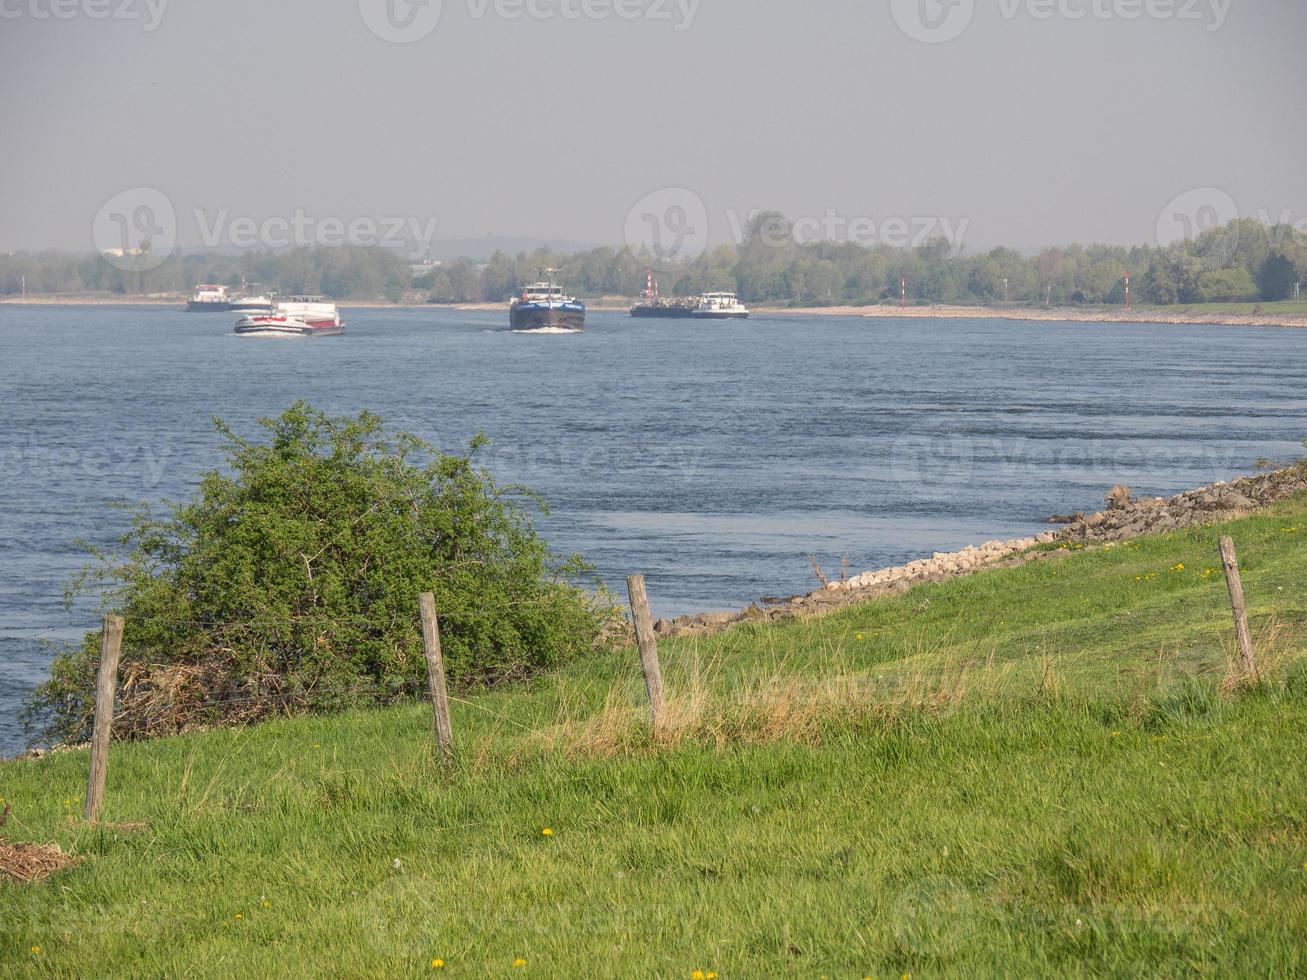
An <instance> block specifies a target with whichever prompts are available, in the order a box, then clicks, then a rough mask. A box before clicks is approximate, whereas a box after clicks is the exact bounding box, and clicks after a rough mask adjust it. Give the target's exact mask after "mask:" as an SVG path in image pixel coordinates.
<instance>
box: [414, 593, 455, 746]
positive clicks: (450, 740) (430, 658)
mask: <svg viewBox="0 0 1307 980" xmlns="http://www.w3.org/2000/svg"><path fill="white" fill-rule="evenodd" d="M418 607H419V608H420V609H421V611H422V646H423V647H424V648H425V649H426V653H427V690H428V691H429V692H430V694H431V708H432V710H433V711H434V712H435V715H436V742H437V743H438V744H439V746H440V754H441V757H442V758H443V759H444V761H446V762H449V761H450V760H451V759H453V758H454V728H453V726H452V725H451V724H450V721H449V691H448V689H447V688H446V686H445V657H444V655H443V654H442V653H441V652H440V623H439V622H438V621H437V620H436V597H435V596H434V595H432V594H431V593H430V592H423V593H422V595H421V597H420V598H419V599H418Z"/></svg>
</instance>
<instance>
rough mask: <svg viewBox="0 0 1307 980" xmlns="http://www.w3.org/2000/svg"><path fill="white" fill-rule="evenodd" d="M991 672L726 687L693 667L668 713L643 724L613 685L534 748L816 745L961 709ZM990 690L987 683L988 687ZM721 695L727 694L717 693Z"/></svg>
mask: <svg viewBox="0 0 1307 980" xmlns="http://www.w3.org/2000/svg"><path fill="white" fill-rule="evenodd" d="M994 673H995V668H994V665H993V663H992V662H989V663H986V664H985V665H984V666H983V667H982V668H981V670H980V671H975V670H973V669H971V667H970V665H962V666H960V667H958V668H957V669H954V670H949V671H944V672H938V671H936V672H921V673H902V674H889V675H873V674H866V673H851V672H833V673H830V674H828V675H825V676H817V677H813V676H800V675H795V674H791V673H788V672H783V671H776V672H773V673H772V674H771V675H769V676H767V677H764V678H762V679H760V680H756V681H752V682H749V683H747V684H746V685H745V686H743V687H735V688H734V689H729V686H728V685H725V684H723V683H721V682H720V681H719V680H718V681H717V682H716V683H711V681H713V680H716V678H715V671H714V670H713V669H712V668H709V670H708V671H707V672H704V671H701V670H700V669H699V668H698V666H697V665H696V666H695V668H694V669H693V670H692V671H691V672H690V673H689V676H687V677H685V678H682V679H681V682H680V683H678V684H675V685H669V693H668V695H667V700H666V711H665V713H664V716H663V718H662V719H661V720H660V723H659V724H658V726H657V728H652V729H651V727H650V723H649V722H650V719H649V710H648V708H647V706H645V705H642V704H636V703H633V702H632V701H631V700H630V698H629V697H628V696H627V694H626V692H625V691H623V690H622V689H621V688H620V687H618V688H615V689H614V690H613V691H612V692H610V693H609V695H608V697H607V698H606V700H605V701H604V704H603V705H602V706H601V707H600V708H599V710H598V711H596V712H594V713H592V714H586V715H572V714H568V713H566V712H560V715H559V717H558V720H557V721H556V723H555V724H554V725H553V726H552V727H550V728H548V729H545V730H544V731H541V732H538V733H535V734H534V735H533V736H532V737H531V739H530V740H529V741H530V742H531V743H532V744H533V745H534V746H535V747H537V748H543V749H546V750H548V751H556V752H562V753H563V754H564V756H566V757H569V758H571V757H582V756H591V757H593V756H598V757H612V756H616V755H623V754H631V753H636V752H640V751H645V750H649V749H651V748H655V747H657V748H666V747H669V746H676V745H681V744H684V743H687V742H700V743H704V744H707V745H712V746H715V747H718V748H722V747H725V746H727V745H736V744H741V745H760V744H767V743H773V742H780V741H792V742H798V743H801V744H816V743H818V742H819V741H821V739H822V737H823V735H824V734H825V733H828V732H830V731H832V730H839V729H848V728H858V727H865V726H867V725H874V724H891V723H893V722H894V721H895V720H896V719H898V718H901V717H903V716H904V715H906V714H909V713H916V714H920V713H923V712H924V713H935V712H940V711H944V710H947V709H948V708H951V707H953V706H955V705H957V704H958V703H960V702H961V701H962V700H963V699H964V698H965V697H966V696H967V694H968V692H969V691H970V690H972V689H973V687H975V686H977V683H976V682H977V681H979V680H980V679H981V678H980V676H978V675H980V674H983V675H984V678H985V679H986V680H987V681H989V682H991V683H992V681H993V680H994V678H993V674H994ZM985 686H986V687H989V686H990V685H989V684H986V685H985ZM724 691H726V693H723V692H724Z"/></svg>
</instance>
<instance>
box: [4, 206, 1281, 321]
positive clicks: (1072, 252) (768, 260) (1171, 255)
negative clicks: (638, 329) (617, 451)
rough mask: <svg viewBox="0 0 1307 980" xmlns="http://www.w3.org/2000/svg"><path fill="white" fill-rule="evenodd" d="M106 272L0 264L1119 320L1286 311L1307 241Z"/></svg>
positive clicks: (765, 227) (18, 271)
mask: <svg viewBox="0 0 1307 980" xmlns="http://www.w3.org/2000/svg"><path fill="white" fill-rule="evenodd" d="M115 262H116V265H115V264H111V263H110V262H109V261H108V260H106V259H105V258H104V257H99V256H89V257H88V256H82V257H78V256H73V255H68V254H66V253H61V252H40V253H22V252H20V253H12V254H10V255H7V256H6V255H0V294H7V295H12V294H14V293H17V292H18V291H19V289H20V277H21V276H22V275H23V274H26V275H27V290H28V292H30V293H77V292H94V291H107V292H115V293H126V294H139V293H152V292H183V291H186V290H189V289H190V288H192V287H193V286H194V285H195V284H196V283H198V282H216V283H224V284H226V285H229V286H233V287H235V286H239V285H240V284H241V283H242V282H256V283H259V284H260V287H261V288H263V289H272V290H276V291H278V292H280V293H282V294H290V293H305V292H308V293H321V294H323V295H326V296H330V297H332V298H335V299H374V300H375V299H388V300H391V301H398V300H399V299H400V298H401V297H402V296H403V295H404V294H405V293H406V292H407V291H410V290H417V291H418V292H419V294H421V295H425V296H426V298H427V299H428V300H429V301H431V302H433V303H467V302H481V301H492V302H503V301H506V300H507V299H508V298H509V297H510V296H512V295H513V294H514V293H515V292H516V291H517V290H518V289H519V288H520V287H521V286H522V284H524V283H527V282H530V281H532V280H534V279H536V278H537V276H538V273H539V271H540V270H541V269H544V268H554V269H557V270H559V272H558V275H557V279H558V281H559V282H561V283H562V284H564V285H565V286H566V287H567V288H568V289H569V290H571V291H573V292H575V293H577V294H578V295H580V296H589V297H594V296H628V297H629V296H636V295H638V294H639V293H640V291H641V290H642V289H644V286H645V273H646V270H647V269H649V268H651V267H652V268H654V269H655V270H656V275H657V276H658V278H659V280H660V283H661V288H662V291H663V293H664V295H671V296H694V295H697V294H698V293H701V292H705V291H708V290H733V291H735V292H737V293H739V294H740V296H741V298H742V299H744V300H745V301H746V302H750V303H770V304H779V305H784V304H791V305H804V306H809V305H812V306H821V305H842V304H851V305H868V304H875V303H881V302H887V301H888V302H896V301H898V299H899V293H900V283H901V282H906V289H907V297H908V300H909V301H910V302H912V303H961V304H970V303H975V304H995V303H1003V302H1011V303H1013V304H1021V305H1032V304H1051V305H1055V306H1068V305H1081V304H1084V305H1099V304H1108V305H1116V304H1120V303H1122V302H1124V299H1125V276H1126V274H1127V273H1129V274H1130V276H1131V280H1132V281H1131V286H1132V295H1133V297H1134V299H1135V300H1136V302H1139V303H1154V304H1159V305H1172V304H1197V303H1207V302H1254V301H1260V302H1275V301H1278V300H1283V299H1287V298H1289V297H1291V296H1293V295H1294V290H1295V286H1296V285H1297V284H1299V283H1301V282H1302V280H1303V279H1304V278H1307V236H1305V235H1303V234H1302V233H1301V232H1298V231H1296V230H1295V229H1294V228H1292V227H1291V226H1289V225H1276V226H1267V225H1265V224H1263V223H1262V222H1259V221H1256V220H1253V219H1242V220H1238V221H1233V222H1231V223H1230V224H1228V225H1225V226H1224V227H1221V228H1214V229H1210V230H1208V231H1206V232H1204V233H1202V234H1201V235H1199V236H1198V237H1196V238H1193V239H1187V240H1185V241H1182V242H1177V243H1175V244H1173V245H1167V246H1162V247H1154V246H1136V247H1133V248H1125V247H1122V246H1115V245H1071V246H1068V247H1066V248H1047V249H1044V250H1043V251H1042V252H1040V253H1038V254H1037V255H1033V256H1028V255H1022V254H1021V253H1020V252H1017V251H1015V250H1013V249H1010V248H995V249H992V250H990V251H988V252H984V253H980V254H974V255H971V254H962V253H960V252H959V251H958V249H956V248H955V247H954V246H953V244H952V243H951V242H949V241H948V240H947V239H943V238H939V239H935V240H933V241H930V242H927V243H925V244H924V245H921V246H919V247H916V248H894V247H890V246H886V245H881V246H876V247H874V248H868V247H864V246H862V245H858V244H854V243H840V242H818V243H813V244H801V243H800V242H798V241H796V240H795V237H794V236H793V234H791V227H790V224H789V223H788V222H787V221H786V219H785V218H784V217H783V216H782V215H780V214H778V213H776V212H767V213H764V214H760V215H758V216H757V217H756V218H755V219H754V220H753V221H752V222H751V223H750V225H749V227H748V229H747V231H746V234H745V235H744V236H743V241H742V243H741V244H739V245H738V246H737V245H723V246H720V247H718V248H715V249H712V250H709V251H707V252H705V253H704V254H702V255H700V256H698V257H697V258H695V259H694V260H693V261H688V262H679V263H671V264H667V263H659V262H657V261H655V259H654V257H653V256H651V255H648V254H645V253H642V252H640V251H634V250H632V249H630V248H620V249H618V248H609V247H602V248H595V249H591V250H590V251H587V252H580V253H572V254H568V253H561V252H553V251H548V250H539V251H536V252H531V253H521V254H519V255H516V256H509V255H506V254H504V253H503V252H497V253H495V254H494V255H493V256H492V257H491V258H490V260H489V261H488V262H476V261H474V260H472V259H458V260H456V261H452V262H446V263H444V264H442V265H440V266H438V267H436V268H435V269H433V270H432V271H430V272H427V273H425V274H424V275H422V276H420V277H419V278H417V279H413V278H412V277H411V273H410V266H409V263H408V262H407V261H406V260H404V259H403V258H402V257H400V256H399V255H398V254H397V253H395V252H393V251H389V250H387V249H384V248H360V247H341V248H297V249H290V250H286V251H279V252H271V251H264V252H251V253H245V254H241V255H216V254H188V255H176V256H172V257H170V258H169V259H168V261H166V262H165V263H163V264H162V265H161V266H160V267H159V268H157V269H150V270H145V271H141V272H136V271H132V270H131V269H127V270H124V269H120V268H117V267H116V266H117V265H122V264H124V262H123V261H122V260H121V259H119V260H115Z"/></svg>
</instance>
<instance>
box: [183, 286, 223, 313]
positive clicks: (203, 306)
mask: <svg viewBox="0 0 1307 980" xmlns="http://www.w3.org/2000/svg"><path fill="white" fill-rule="evenodd" d="M229 309H231V301H230V299H229V298H228V296H227V287H226V286H212V285H208V284H204V285H200V286H196V287H195V292H193V293H192V294H191V298H190V299H189V300H187V302H186V312H187V313H226V312H227V311H228V310H229Z"/></svg>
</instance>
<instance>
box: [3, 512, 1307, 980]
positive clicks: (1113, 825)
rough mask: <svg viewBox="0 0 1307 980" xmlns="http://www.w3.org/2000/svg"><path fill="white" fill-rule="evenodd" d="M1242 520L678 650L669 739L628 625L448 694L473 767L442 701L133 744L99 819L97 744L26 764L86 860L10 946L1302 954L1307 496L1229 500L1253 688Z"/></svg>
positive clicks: (197, 952)
mask: <svg viewBox="0 0 1307 980" xmlns="http://www.w3.org/2000/svg"><path fill="white" fill-rule="evenodd" d="M1221 530H1222V529H1221V528H1209V529H1204V530H1200V531H1192V532H1183V533H1177V534H1172V535H1168V536H1165V537H1160V538H1152V539H1146V540H1144V541H1141V542H1138V543H1132V544H1127V545H1119V546H1117V547H1115V548H1113V549H1110V550H1094V551H1091V552H1085V553H1075V554H1071V555H1068V556H1067V557H1066V558H1065V559H1062V560H1050V561H1044V562H1037V563H1033V564H1030V565H1026V566H1024V567H1022V568H1018V569H1011V570H1005V571H998V572H990V573H985V574H981V575H977V576H973V577H970V578H967V579H963V580H957V581H953V582H949V583H943V584H939V585H933V586H928V587H924V588H921V589H918V590H916V591H914V592H912V593H910V594H908V595H907V596H905V597H902V598H896V599H893V600H889V601H884V602H879V603H874V604H869V605H865V606H860V607H855V608H851V609H848V610H845V611H843V612H840V613H838V614H836V615H832V616H830V617H828V618H824V619H820V620H809V621H805V622H794V623H788V624H783V625H779V626H774V627H750V628H741V629H737V630H735V631H734V632H731V633H728V634H725V635H723V636H720V637H716V638H712V639H709V640H699V641H680V642H671V643H665V644H663V647H662V654H663V660H664V665H665V671H666V678H667V684H668V688H669V690H670V692H671V694H672V697H673V699H674V701H673V709H674V715H675V718H674V720H673V722H672V725H671V727H670V730H669V731H668V732H666V733H664V735H663V736H662V742H664V743H665V744H662V745H660V746H656V747H655V746H652V745H651V744H650V739H649V736H648V734H647V732H646V730H645V727H644V722H643V706H642V693H643V692H642V684H641V680H640V677H639V674H638V670H637V668H636V665H635V656H634V653H633V651H631V650H626V651H623V652H620V653H613V654H606V655H603V656H601V657H597V658H596V659H594V660H593V661H591V662H587V663H585V664H579V665H576V666H574V667H572V668H570V669H568V670H566V671H562V672H560V673H557V674H554V675H550V676H547V677H542V678H540V679H538V680H536V681H535V682H533V683H531V684H529V685H525V686H521V687H517V688H514V689H512V690H504V691H500V692H496V693H491V694H483V695H476V696H473V697H470V698H469V699H468V701H466V702H459V703H456V704H455V725H456V739H457V747H458V753H459V760H460V761H459V764H458V765H457V766H456V767H455V768H454V769H453V770H452V771H449V772H442V771H441V770H440V768H439V766H438V765H436V764H435V763H434V761H433V759H432V753H431V738H430V715H429V712H428V710H427V709H426V708H424V707H422V706H420V705H415V706H412V707H409V708H403V709H397V710H390V711H378V712H359V713H352V714H346V715H340V716H335V717H321V718H309V719H295V720H288V721H284V722H278V723H273V724H268V725H265V726H262V727H259V728H256V729H250V730H245V731H219V732H209V733H202V734H196V735H191V736H186V737H179V738H172V739H165V740H160V741H157V742H153V743H145V744H131V745H115V746H114V749H113V752H112V755H111V759H110V770H109V791H108V796H107V802H106V808H105V813H104V818H105V820H106V821H107V822H108V825H106V826H102V827H99V828H88V827H85V826H83V825H82V824H81V823H80V822H79V820H78V819H77V817H76V814H78V813H79V811H80V806H81V793H82V789H83V785H84V779H85V765H86V756H85V753H84V752H70V753H66V754H60V755H56V756H53V757H49V758H47V759H44V760H40V761H38V762H9V763H4V764H0V795H3V796H4V797H7V798H8V799H9V801H10V802H12V803H13V805H14V811H13V815H12V816H11V818H10V821H9V823H8V825H7V826H6V827H5V828H4V831H3V832H4V833H5V834H7V835H8V836H9V837H10V838H11V839H14V840H36V841H46V840H51V841H57V842H59V843H60V844H61V845H62V846H63V847H64V848H65V849H66V850H70V851H72V852H74V853H75V854H76V855H77V856H78V858H79V861H78V863H76V864H75V865H74V866H73V867H71V868H69V869H67V870H64V871H62V872H59V873H58V874H56V875H55V876H54V877H53V878H52V879H50V880H48V881H46V882H43V883H39V884H34V885H14V884H0V910H2V914H0V974H4V975H10V976H15V975H19V974H33V975H59V974H64V975H72V974H81V975H100V976H104V975H124V976H125V975H134V976H143V975H181V974H187V975H196V976H203V975H212V976H219V975H220V976H229V975H239V976H256V975H268V974H281V975H285V974H296V975H298V974H305V973H310V974H334V975H356V974H387V975H410V974H419V973H421V974H426V975H432V970H433V963H437V964H443V965H440V966H438V967H437V969H439V971H440V973H438V974H436V975H442V974H451V975H460V976H477V975H484V974H486V973H489V974H492V975H509V976H527V975H539V976H662V977H690V976H692V973H693V971H695V970H699V971H703V973H704V974H705V975H710V974H711V973H716V974H718V975H720V976H721V977H722V978H723V980H725V978H729V977H742V976H748V977H758V976H768V975H786V974H792V975H802V976H818V975H828V976H832V977H839V976H845V977H861V976H880V977H887V976H892V977H901V976H903V975H904V974H911V975H912V976H913V977H926V976H968V977H969V976H976V975H995V974H1002V975H1008V976H1014V975H1023V976H1046V975H1050V974H1052V973H1059V974H1070V975H1091V974H1092V975H1115V976H1137V975H1181V974H1185V975H1189V974H1197V975H1213V976H1228V975H1235V974H1244V975H1259V976H1267V975H1277V976H1289V975H1295V974H1296V975H1302V974H1303V973H1304V971H1307V950H1305V949H1304V945H1303V942H1302V939H1303V936H1304V935H1307V765H1304V761H1303V760H1304V732H1307V673H1305V672H1304V666H1303V664H1302V663H1301V659H1300V652H1301V651H1302V650H1303V649H1304V647H1305V646H1307V547H1304V544H1305V543H1307V500H1302V499H1300V500H1296V501H1291V502H1288V503H1285V504H1282V505H1279V506H1278V507H1276V508H1275V509H1273V510H1272V511H1270V512H1269V513H1267V514H1265V515H1262V516H1258V517H1255V518H1251V519H1246V520H1243V521H1239V522H1236V523H1234V524H1231V525H1227V526H1226V527H1225V528H1224V530H1227V531H1229V532H1230V533H1232V534H1234V536H1235V538H1236V541H1237V542H1238V545H1239V547H1240V552H1241V558H1242V560H1243V562H1244V564H1245V586H1246V588H1247V591H1248V595H1249V602H1250V608H1251V611H1252V618H1253V628H1254V632H1255V634H1256V636H1257V638H1258V643H1259V655H1260V656H1261V657H1262V659H1263V662H1264V663H1266V664H1268V665H1270V666H1271V667H1272V672H1273V677H1274V679H1273V680H1272V681H1270V682H1269V683H1267V684H1265V685H1264V686H1263V687H1262V688H1261V689H1259V690H1254V691H1240V692H1231V691H1229V690H1226V691H1222V690H1221V687H1222V681H1223V679H1224V678H1225V677H1226V675H1227V667H1228V660H1229V658H1230V655H1231V649H1230V648H1231V644H1232V640H1231V637H1232V628H1231V623H1230V618H1229V607H1228V603H1227V600H1226V596H1225V589H1224V584H1223V581H1222V578H1221V575H1220V573H1219V572H1218V571H1216V568H1217V565H1218V561H1217V558H1216V539H1217V536H1218V534H1219V533H1220V531H1221ZM652 586H653V588H655V589H656V586H657V583H656V581H655V582H654V583H652ZM133 822H142V823H143V826H141V827H137V828H132V827H130V826H126V825H128V824H131V823H133ZM546 831H548V832H546ZM523 961H524V962H523ZM515 963H517V964H519V965H515Z"/></svg>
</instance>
